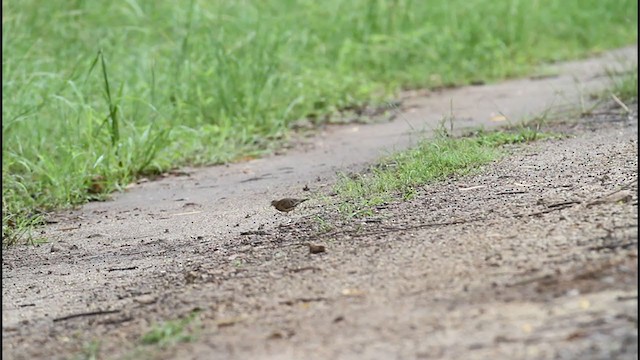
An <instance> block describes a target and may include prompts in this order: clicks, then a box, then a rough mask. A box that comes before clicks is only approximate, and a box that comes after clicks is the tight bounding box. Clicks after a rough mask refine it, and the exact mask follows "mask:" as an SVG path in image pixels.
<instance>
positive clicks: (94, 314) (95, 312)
mask: <svg viewBox="0 0 640 360" xmlns="http://www.w3.org/2000/svg"><path fill="white" fill-rule="evenodd" d="M119 312H120V310H98V311H90V312H85V313H78V314H71V315H67V316H63V317H59V318H55V319H53V322H58V321H65V320H69V319H75V318H79V317H85V316H97V315H108V314H116V313H119Z"/></svg>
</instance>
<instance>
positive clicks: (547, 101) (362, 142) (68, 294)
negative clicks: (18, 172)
mask: <svg viewBox="0 0 640 360" xmlns="http://www.w3.org/2000/svg"><path fill="white" fill-rule="evenodd" d="M620 56H623V57H626V58H627V59H635V58H636V56H637V48H635V47H634V48H630V49H625V50H622V51H620V52H617V53H615V54H608V55H607V56H605V57H601V58H598V59H589V60H584V61H579V62H574V63H568V64H561V65H558V66H557V71H558V76H555V77H551V78H544V79H527V80H514V81H510V82H505V83H502V84H496V85H486V86H478V87H470V88H461V89H454V90H448V91H444V92H440V93H436V94H430V95H429V96H426V97H425V96H415V97H412V98H410V99H408V100H407V101H406V102H405V104H406V105H407V110H406V111H405V112H404V113H403V115H402V116H398V117H396V119H395V120H394V121H392V122H388V123H381V124H376V125H366V126H365V125H349V126H342V127H330V128H327V129H326V131H325V132H324V133H322V134H320V135H319V136H318V137H315V138H313V139H312V140H308V141H307V142H306V143H304V144H300V145H299V146H298V147H296V148H294V149H292V150H290V151H289V152H288V153H287V154H285V155H281V156H274V157H269V158H265V159H259V160H253V161H250V162H247V163H242V164H232V165H229V166H227V167H213V168H208V169H186V170H185V174H184V175H182V176H170V177H167V178H165V179H162V180H160V181H155V182H145V183H141V184H139V185H138V186H135V187H133V188H132V189H130V190H129V191H128V192H126V193H123V194H120V195H117V196H115V198H114V200H113V201H110V202H105V203H93V204H88V205H87V206H85V207H83V208H81V209H78V210H74V211H69V212H64V213H60V214H58V215H57V216H56V217H55V219H56V220H57V221H58V222H57V223H55V224H51V225H50V226H48V227H47V228H45V229H43V232H44V235H45V236H47V237H48V238H49V239H50V242H49V243H47V244H44V245H40V246H39V247H36V248H28V247H14V248H11V249H8V250H5V251H4V252H3V259H2V260H3V275H2V276H3V284H2V288H3V311H2V312H3V356H6V357H7V358H9V359H34V358H42V359H44V358H47V359H49V358H69V357H72V356H74V355H77V354H80V355H85V356H86V355H87V354H88V353H90V350H91V349H89V348H87V344H90V343H91V342H92V341H94V340H100V350H99V354H100V358H132V359H133V358H136V359H137V358H162V359H175V358H178V359H183V358H184V359H189V358H193V359H211V358H221V359H224V358H231V359H247V358H252V359H302V358H304V359H329V358H337V359H421V358H424V359H461V358H465V359H486V358H504V359H529V358H531V359H544V358H567V359H573V358H597V359H600V358H601V359H609V358H629V359H631V358H636V356H637V277H638V273H637V176H638V151H637V105H635V106H634V107H633V114H632V115H627V114H622V113H621V112H620V110H619V109H618V108H601V109H598V112H599V114H596V115H593V116H590V117H587V118H568V119H565V120H567V121H566V122H564V123H562V124H559V125H556V126H558V127H557V128H555V130H556V131H563V132H566V133H569V134H572V136H571V137H569V138H565V139H561V140H545V141H541V142H537V143H533V144H530V145H525V146H517V147H513V148H512V149H510V150H511V152H512V153H511V155H509V156H508V157H506V158H504V159H503V160H501V161H499V162H497V163H494V164H491V165H489V166H487V167H485V168H483V170H482V171H481V172H480V173H479V174H477V175H473V176H467V177H459V178H451V179H449V180H448V181H446V182H444V183H439V184H430V185H427V186H425V187H424V188H423V189H422V190H421V192H420V193H419V195H418V196H417V197H416V198H415V199H413V200H412V201H409V202H397V203H392V204H388V205H387V206H385V207H383V208H380V209H378V213H377V214H376V215H375V216H374V217H370V218H367V219H361V220H354V221H351V222H343V220H341V219H340V218H339V217H338V216H337V214H336V213H335V211H333V210H332V207H331V206H327V205H326V204H323V203H322V202H320V201H317V200H311V201H309V202H307V203H305V204H304V205H302V206H301V207H300V208H299V209H298V210H296V212H294V213H292V214H291V216H290V217H287V216H285V215H282V214H276V213H274V211H273V209H272V208H270V207H269V203H270V201H271V200H272V198H277V197H280V196H282V195H291V196H299V195H305V194H307V193H310V194H314V193H318V194H322V193H327V192H330V185H331V184H332V181H333V180H334V179H335V177H334V176H335V171H336V170H342V171H346V170H358V169H361V168H362V167H363V165H364V164H366V162H368V161H372V160H374V159H375V158H376V157H377V156H379V155H380V154H381V153H382V152H384V151H389V150H392V149H401V148H405V147H407V146H409V145H411V144H412V143H413V142H414V141H415V140H416V136H417V135H416V133H415V132H414V131H410V130H411V129H413V130H420V129H425V130H427V131H428V130H430V129H434V128H435V127H436V126H437V124H438V122H439V121H440V120H441V119H442V117H443V115H446V114H450V112H451V108H450V106H451V104H453V113H454V115H455V118H456V127H457V128H458V129H462V128H464V127H473V126H478V125H485V126H497V125H502V124H504V122H498V121H492V120H495V119H496V118H499V117H498V116H497V115H504V116H506V117H507V118H510V119H513V121H515V120H517V119H521V118H522V117H526V116H530V115H532V114H536V113H538V112H540V111H543V110H545V109H548V108H550V107H554V108H557V107H558V106H567V105H570V104H573V105H574V106H575V104H578V103H579V99H580V98H583V99H586V97H587V95H588V93H589V92H590V91H593V90H596V89H601V88H602V87H603V86H606V81H607V78H606V77H605V76H602V74H603V70H604V69H605V67H615V66H618V65H620V63H619V62H618V61H616V60H615V59H617V58H619V57H620ZM634 61H635V60H634ZM303 187H307V188H309V191H308V192H306V191H303ZM318 216H320V217H322V218H324V219H326V223H324V224H323V223H321V222H319V221H317V220H316V219H317V218H318ZM327 231H328V232H327ZM307 242H313V243H314V244H318V245H323V246H325V249H326V251H325V252H322V253H318V254H311V253H310V251H309V248H308V246H307V245H306V244H307ZM194 310H196V312H195V314H196V315H194V316H195V319H194V320H193V321H192V322H191V323H190V325H189V326H188V328H187V329H186V332H187V333H188V334H192V335H193V336H194V340H193V341H191V342H184V343H176V344H168V345H167V346H164V347H162V346H160V345H142V344H141V341H140V338H141V336H142V335H143V334H145V333H147V332H148V331H149V330H151V329H154V328H158V325H156V322H161V321H165V320H171V319H181V318H186V317H188V316H189V315H190V314H192V313H194ZM94 350H95V349H94Z"/></svg>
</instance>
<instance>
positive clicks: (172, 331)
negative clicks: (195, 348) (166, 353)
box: [140, 313, 196, 347]
mask: <svg viewBox="0 0 640 360" xmlns="http://www.w3.org/2000/svg"><path fill="white" fill-rule="evenodd" d="M195 316H196V313H192V314H191V315H189V316H187V317H186V318H184V319H178V320H171V321H165V322H163V323H161V324H157V325H155V326H154V327H153V329H151V330H150V331H148V332H147V333H146V334H144V335H143V336H142V337H141V339H140V342H141V343H142V344H143V345H159V346H162V347H164V346H169V345H173V344H175V343H179V342H189V341H192V340H193V339H194V335H192V334H190V333H189V331H188V329H187V327H188V325H189V324H190V323H191V322H193V320H194V319H195Z"/></svg>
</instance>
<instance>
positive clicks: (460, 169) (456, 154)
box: [336, 126, 553, 217]
mask: <svg viewBox="0 0 640 360" xmlns="http://www.w3.org/2000/svg"><path fill="white" fill-rule="evenodd" d="M550 136H553V135H552V134H547V133H541V132H540V131H538V130H537V129H534V128H530V127H524V126H523V127H521V128H520V129H519V130H517V131H509V132H507V131H493V132H485V131H480V132H476V133H475V134H473V135H472V136H467V137H460V138H453V137H449V136H447V135H440V136H437V137H436V138H435V139H432V140H424V141H422V142H421V143H420V144H419V145H418V146H417V147H415V148H413V149H410V150H407V151H403V152H400V153H397V154H394V155H392V156H389V157H387V158H385V159H383V160H382V161H381V162H380V163H379V164H378V165H376V166H374V167H372V168H371V169H370V171H368V172H366V173H365V174H358V175H352V176H345V175H343V176H342V177H341V178H340V180H339V181H338V183H337V185H336V193H337V194H338V195H339V197H340V199H341V201H340V203H339V205H338V210H339V212H340V213H341V214H343V215H345V216H347V217H358V216H369V215H371V214H372V213H373V208H374V207H375V206H378V205H382V204H384V203H387V202H389V201H392V200H393V199H394V198H397V197H400V198H402V199H403V200H408V199H411V198H412V197H413V196H414V195H415V194H416V191H417V190H418V189H419V187H421V186H424V185H425V184H428V183H430V182H433V181H438V180H443V179H446V178H448V177H450V176H453V175H456V176H457V175H465V174H468V173H470V172H471V171H473V170H476V169H478V168H479V167H480V166H482V165H484V164H487V163H490V162H492V161H494V160H495V159H497V158H498V157H500V156H501V155H502V154H503V153H504V152H503V150H502V149H501V147H502V146H504V145H507V144H517V143H526V142H531V141H535V140H539V139H543V138H548V137H550Z"/></svg>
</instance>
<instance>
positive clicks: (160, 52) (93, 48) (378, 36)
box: [2, 0, 637, 245]
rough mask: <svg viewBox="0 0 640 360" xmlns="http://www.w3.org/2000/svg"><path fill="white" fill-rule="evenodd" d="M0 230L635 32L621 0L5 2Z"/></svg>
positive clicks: (14, 233)
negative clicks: (310, 124) (303, 122)
mask: <svg viewBox="0 0 640 360" xmlns="http://www.w3.org/2000/svg"><path fill="white" fill-rule="evenodd" d="M2 10H3V18H2V26H3V31H2V50H3V58H2V74H3V76H2V90H3V96H2V119H3V122H2V140H3V145H2V156H3V162H2V182H3V192H2V213H3V219H2V228H3V244H4V245H8V244H12V243H15V242H16V241H17V240H18V239H20V238H21V237H23V235H25V234H28V229H29V228H30V227H31V226H33V225H34V224H38V223H40V222H41V220H42V219H41V213H42V212H44V211H49V210H51V209H56V208H59V207H63V206H69V205H73V204H81V203H83V202H86V201H88V200H91V199H101V198H103V197H104V194H105V193H108V192H110V191H112V190H117V189H121V188H122V187H123V186H125V185H126V184H127V183H128V182H130V181H131V180H132V179H134V178H136V177H139V176H143V175H145V174H153V173H157V172H161V171H164V170H166V169H169V168H171V167H175V166H178V165H182V164H213V163H220V162H225V161H232V160H234V159H237V158H239V157H240V156H255V155H259V154H261V153H262V152H264V151H269V150H270V149H271V148H273V147H274V146H277V143H278V142H280V141H282V140H286V136H287V131H288V126H289V124H290V123H291V122H292V121H295V120H297V119H299V118H303V117H312V118H314V119H316V120H317V121H321V120H320V119H322V117H323V115H324V114H329V113H332V112H335V111H336V110H338V109H340V108H342V107H345V106H347V105H354V104H356V105H358V104H363V103H365V102H379V101H382V100H386V99H389V98H390V97H391V96H392V95H393V93H394V92H395V91H397V90H398V89H400V88H407V87H436V86H445V85H454V84H467V83H471V82H475V81H494V80H498V79H503V78H506V77H512V76H517V75H521V74H525V73H528V72H529V71H531V70H532V69H533V67H534V65H535V64H537V63H540V62H543V61H553V60H560V59H566V58H573V57H578V56H583V55H586V54H588V53H591V52H594V51H600V50H604V49H608V48H614V47H619V46H622V45H627V44H631V43H634V42H636V41H637V2H635V1H631V0H544V1H519V2H517V1H494V0H457V1H451V0H435V1H429V2H426V1H410V0H397V1H391V0H388V1H385V0H353V1H340V0H328V1H322V2H315V1H303V0H277V1H253V2H247V1H230V0H229V1H204V0H191V1H188V2H187V1H184V2H179V3H178V2H173V1H148V2H138V1H125V2H105V1H102V2H83V1H62V0H54V1H47V2H42V1H34V0H25V1H17V0H6V1H3V2H2Z"/></svg>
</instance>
